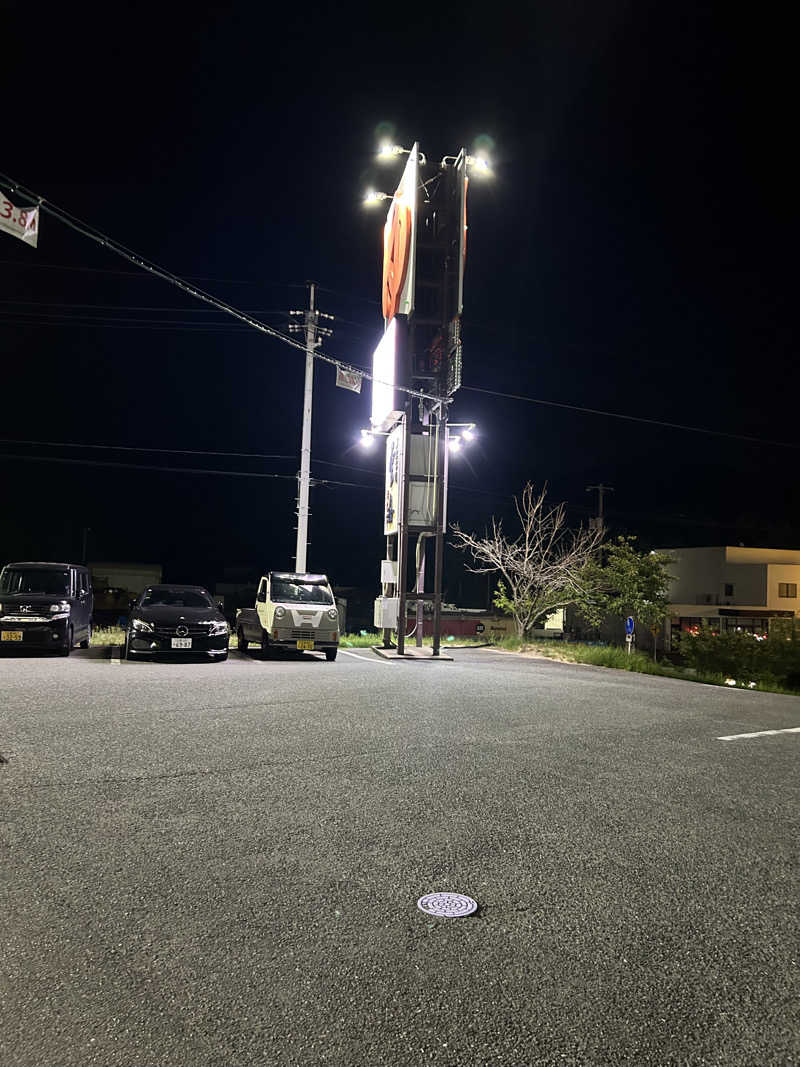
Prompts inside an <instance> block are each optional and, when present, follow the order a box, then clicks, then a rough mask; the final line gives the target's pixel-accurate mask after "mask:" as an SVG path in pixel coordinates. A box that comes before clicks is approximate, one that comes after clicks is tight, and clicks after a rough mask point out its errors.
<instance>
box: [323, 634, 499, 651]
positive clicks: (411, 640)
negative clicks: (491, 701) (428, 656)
mask: <svg viewBox="0 0 800 1067" xmlns="http://www.w3.org/2000/svg"><path fill="white" fill-rule="evenodd" d="M416 641H417V639H416V637H406V644H407V645H415V644H416ZM340 644H341V646H342V648H372V646H373V645H382V644H383V635H382V634H380V633H367V634H361V633H357V634H342V639H341V641H340ZM422 644H423V645H424V646H425V647H427V648H430V647H431V645H432V644H433V638H432V637H423V639H422ZM487 644H490V641H489V639H488V638H486V637H483V636H481V635H478V636H476V637H466V636H464V635H462V634H458V635H456V636H454V637H453V639H452V641H450V640H448V638H447V637H445V636H442V648H445V647H448V648H465V647H468V646H470V645H487Z"/></svg>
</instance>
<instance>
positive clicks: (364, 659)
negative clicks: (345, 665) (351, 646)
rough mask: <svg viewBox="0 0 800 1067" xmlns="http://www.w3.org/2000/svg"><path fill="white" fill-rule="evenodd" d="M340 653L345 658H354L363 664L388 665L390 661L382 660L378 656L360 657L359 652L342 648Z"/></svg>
mask: <svg viewBox="0 0 800 1067" xmlns="http://www.w3.org/2000/svg"><path fill="white" fill-rule="evenodd" d="M339 651H340V652H341V654H342V655H343V656H352V657H353V659H360V660H361V662H362V663H388V662H389V660H385V659H380V657H378V656H359V654H358V653H357V652H348V651H347V649H346V648H340V649H339Z"/></svg>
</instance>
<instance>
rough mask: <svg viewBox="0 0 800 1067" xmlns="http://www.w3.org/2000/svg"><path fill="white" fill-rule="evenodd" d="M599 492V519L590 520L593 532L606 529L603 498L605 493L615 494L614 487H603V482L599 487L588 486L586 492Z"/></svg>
mask: <svg viewBox="0 0 800 1067" xmlns="http://www.w3.org/2000/svg"><path fill="white" fill-rule="evenodd" d="M595 489H596V490H597V518H596V519H590V520H589V526H590V528H591V529H593V530H602V529H604V528H605V523H604V522H603V496H604V494H605V493H613V492H614V486H613V485H603V483H602V482H601V483H600V484H599V485H587V486H586V492H587V493H591V492H592V491H593V490H595Z"/></svg>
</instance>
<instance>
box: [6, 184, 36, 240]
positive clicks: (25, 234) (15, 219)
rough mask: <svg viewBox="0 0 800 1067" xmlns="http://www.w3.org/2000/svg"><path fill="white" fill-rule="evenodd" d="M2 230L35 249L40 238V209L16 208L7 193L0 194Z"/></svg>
mask: <svg viewBox="0 0 800 1067" xmlns="http://www.w3.org/2000/svg"><path fill="white" fill-rule="evenodd" d="M0 230H5V232H6V233H10V234H11V235H12V236H13V237H19V239H20V241H24V242H25V244H28V245H33V247H34V248H35V247H36V241H37V238H38V236H39V208H38V207H16V205H14V204H12V203H11V201H10V200H9V199H8V197H7V196H6V195H5V193H0Z"/></svg>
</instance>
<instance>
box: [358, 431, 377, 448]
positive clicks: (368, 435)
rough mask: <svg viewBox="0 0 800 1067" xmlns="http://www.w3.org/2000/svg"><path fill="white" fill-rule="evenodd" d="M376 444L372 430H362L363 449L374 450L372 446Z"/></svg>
mask: <svg viewBox="0 0 800 1067" xmlns="http://www.w3.org/2000/svg"><path fill="white" fill-rule="evenodd" d="M374 444H375V434H374V433H372V431H371V430H362V431H361V447H362V448H372V446H373V445H374Z"/></svg>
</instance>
